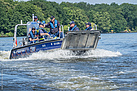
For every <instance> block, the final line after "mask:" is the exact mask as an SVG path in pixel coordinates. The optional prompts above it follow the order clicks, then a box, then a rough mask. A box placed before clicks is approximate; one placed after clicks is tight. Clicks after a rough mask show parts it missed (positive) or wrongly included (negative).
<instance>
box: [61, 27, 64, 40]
mask: <svg viewBox="0 0 137 91" xmlns="http://www.w3.org/2000/svg"><path fill="white" fill-rule="evenodd" d="M61 27H62V33H63V38H64V28H63V25H61Z"/></svg>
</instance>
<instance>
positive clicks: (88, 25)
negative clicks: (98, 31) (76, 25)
mask: <svg viewBox="0 0 137 91" xmlns="http://www.w3.org/2000/svg"><path fill="white" fill-rule="evenodd" d="M85 24H86V29H85V31H88V30H91V29H92V27H91V23H90V22H88V23H85Z"/></svg>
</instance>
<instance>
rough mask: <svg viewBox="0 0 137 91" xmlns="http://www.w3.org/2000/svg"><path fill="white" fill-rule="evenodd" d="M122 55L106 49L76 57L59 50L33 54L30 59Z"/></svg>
mask: <svg viewBox="0 0 137 91" xmlns="http://www.w3.org/2000/svg"><path fill="white" fill-rule="evenodd" d="M121 55H122V54H121V53H120V52H112V51H108V50H104V49H96V50H89V51H87V52H85V53H84V54H82V55H76V54H75V53H74V52H72V51H69V50H57V51H52V52H43V51H40V52H38V53H33V54H32V55H31V56H29V57H28V59H49V60H53V59H73V58H90V57H91V58H104V57H118V56H121Z"/></svg>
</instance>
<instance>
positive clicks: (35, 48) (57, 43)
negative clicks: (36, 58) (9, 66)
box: [10, 39, 62, 59]
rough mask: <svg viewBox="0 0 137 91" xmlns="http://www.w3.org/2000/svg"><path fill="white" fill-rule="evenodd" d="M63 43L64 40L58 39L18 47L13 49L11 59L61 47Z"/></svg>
mask: <svg viewBox="0 0 137 91" xmlns="http://www.w3.org/2000/svg"><path fill="white" fill-rule="evenodd" d="M61 45H62V40H61V39H56V40H48V41H43V42H39V43H35V44H30V45H27V46H22V47H17V48H14V49H12V50H11V53H10V59H16V58H21V57H24V56H28V55H30V54H32V53H35V52H39V51H45V50H54V49H60V48H61Z"/></svg>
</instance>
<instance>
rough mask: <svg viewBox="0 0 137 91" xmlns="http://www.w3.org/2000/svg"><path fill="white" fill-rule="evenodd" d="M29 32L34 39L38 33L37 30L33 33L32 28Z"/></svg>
mask: <svg viewBox="0 0 137 91" xmlns="http://www.w3.org/2000/svg"><path fill="white" fill-rule="evenodd" d="M29 34H30V37H31V38H32V39H34V38H35V35H36V34H37V31H35V34H33V32H32V30H31V31H30V33H29Z"/></svg>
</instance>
